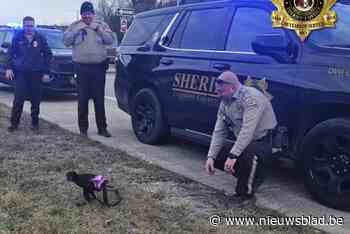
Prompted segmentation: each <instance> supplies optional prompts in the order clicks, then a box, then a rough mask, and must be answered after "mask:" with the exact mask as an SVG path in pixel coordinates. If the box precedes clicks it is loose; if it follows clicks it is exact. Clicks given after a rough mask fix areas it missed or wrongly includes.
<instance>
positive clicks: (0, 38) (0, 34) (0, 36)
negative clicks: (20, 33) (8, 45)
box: [0, 31, 6, 45]
mask: <svg viewBox="0 0 350 234" xmlns="http://www.w3.org/2000/svg"><path fill="white" fill-rule="evenodd" d="M5 33H6V32H5V31H0V45H1V44H2V43H3V41H4V37H5Z"/></svg>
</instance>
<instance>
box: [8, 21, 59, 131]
mask: <svg viewBox="0 0 350 234" xmlns="http://www.w3.org/2000/svg"><path fill="white" fill-rule="evenodd" d="M34 26H35V22H34V18H33V17H31V16H26V17H24V18H23V30H20V31H19V32H17V33H16V34H15V36H14V38H13V40H12V44H11V47H10V48H9V51H8V62H7V67H6V73H5V78H6V79H8V80H13V79H14V82H15V97H14V100H13V107H12V113H11V126H10V127H9V128H8V131H9V132H13V131H15V130H16V129H17V128H18V124H19V122H20V118H21V115H22V111H23V104H24V101H25V100H26V99H27V98H29V100H30V102H31V117H32V130H33V131H38V130H39V111H40V109H39V106H40V99H41V80H42V78H43V79H48V76H49V71H50V69H49V65H50V60H51V58H52V52H51V50H50V48H49V46H48V44H47V41H46V39H45V37H44V36H43V35H41V34H39V33H38V32H36V31H35V29H34Z"/></svg>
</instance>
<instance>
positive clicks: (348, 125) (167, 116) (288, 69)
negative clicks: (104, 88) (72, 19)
mask: <svg viewBox="0 0 350 234" xmlns="http://www.w3.org/2000/svg"><path fill="white" fill-rule="evenodd" d="M273 10H276V8H275V6H274V5H273V4H272V3H271V1H267V0H265V1H263V0H257V1H239V0H237V1H234V0H233V1H232V0H231V1H215V2H208V3H200V4H188V5H182V6H179V7H172V8H165V9H159V10H154V11H150V12H144V13H141V14H138V15H137V16H136V17H135V18H134V21H133V23H132V25H131V27H130V29H129V30H128V32H127V33H126V35H125V37H124V39H123V41H122V43H121V46H120V47H119V51H118V53H119V57H118V60H117V73H116V79H115V93H116V98H117V100H118V106H119V108H121V109H122V110H124V111H125V112H127V113H129V114H130V115H131V120H132V127H133V130H134V132H135V134H136V136H137V138H138V139H139V140H140V141H141V142H144V143H146V144H156V143H158V142H160V141H161V140H163V139H165V138H166V136H168V135H169V134H177V135H181V136H183V137H187V138H190V139H192V140H194V141H197V142H202V143H206V144H208V143H209V142H210V138H211V134H212V131H213V129H214V124H215V121H216V114H217V110H218V106H219V101H220V100H219V99H218V97H217V95H216V93H215V85H214V84H215V82H214V81H215V79H216V78H217V77H218V76H219V74H220V73H221V72H222V71H224V70H231V71H234V72H235V73H237V74H238V75H239V78H240V79H241V82H242V83H245V84H247V85H253V86H255V87H258V88H259V89H260V90H261V91H262V92H264V93H265V94H266V95H267V96H269V97H270V98H271V100H272V104H273V107H274V109H275V112H276V116H277V119H278V123H279V127H278V129H279V130H280V131H281V132H282V134H279V135H280V136H282V137H281V138H282V139H283V140H282V141H280V142H281V148H282V150H283V153H282V154H281V153H280V154H279V155H282V156H285V157H289V158H291V159H293V160H295V161H296V162H298V163H297V164H296V165H301V168H302V169H303V171H304V173H305V184H306V186H307V188H308V190H309V191H310V192H311V193H312V195H313V196H314V197H315V198H316V199H317V200H318V201H320V202H321V203H323V204H325V205H327V206H330V207H334V208H338V209H348V210H349V209H350V199H349V198H350V66H349V65H350V6H349V5H347V4H341V3H339V2H338V3H336V4H335V6H334V7H333V10H335V11H336V13H337V17H338V21H337V26H336V27H335V28H327V29H322V30H317V31H313V32H312V33H311V34H310V36H309V37H308V38H307V40H306V41H304V42H301V40H300V39H299V37H297V35H296V33H295V32H294V31H292V30H287V29H284V28H272V23H271V13H272V11H273ZM228 140H230V139H228Z"/></svg>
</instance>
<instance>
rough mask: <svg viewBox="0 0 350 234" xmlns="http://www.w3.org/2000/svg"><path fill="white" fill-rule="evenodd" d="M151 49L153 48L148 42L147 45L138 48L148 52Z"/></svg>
mask: <svg viewBox="0 0 350 234" xmlns="http://www.w3.org/2000/svg"><path fill="white" fill-rule="evenodd" d="M150 50H151V47H150V45H148V44H145V45H143V46H141V47H139V48H137V51H141V52H147V51H150Z"/></svg>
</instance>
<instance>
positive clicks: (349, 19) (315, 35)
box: [310, 4, 350, 47]
mask: <svg viewBox="0 0 350 234" xmlns="http://www.w3.org/2000/svg"><path fill="white" fill-rule="evenodd" d="M333 10H335V12H336V14H337V22H336V27H335V28H326V29H321V30H315V31H312V32H311V34H310V41H312V42H313V43H315V44H317V45H321V46H334V47H350V5H343V4H336V5H335V6H334V8H333Z"/></svg>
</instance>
